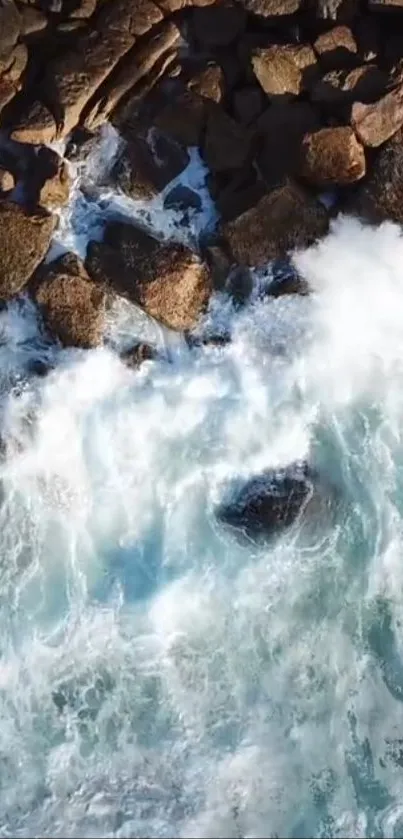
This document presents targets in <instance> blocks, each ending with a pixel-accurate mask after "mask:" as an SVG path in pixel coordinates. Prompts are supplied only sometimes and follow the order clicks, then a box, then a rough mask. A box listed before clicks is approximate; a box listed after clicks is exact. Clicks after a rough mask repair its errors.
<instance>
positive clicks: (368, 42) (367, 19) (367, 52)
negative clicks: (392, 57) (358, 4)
mask: <svg viewBox="0 0 403 839" xmlns="http://www.w3.org/2000/svg"><path fill="white" fill-rule="evenodd" d="M354 31H355V38H356V41H357V45H358V54H359V57H360V59H361V60H362V61H369V62H372V61H375V60H376V59H377V57H378V54H379V51H380V32H379V27H378V24H377V21H376V19H375V18H374V17H373V16H371V15H360V16H359V18H358V20H357V21H356V24H355V30H354Z"/></svg>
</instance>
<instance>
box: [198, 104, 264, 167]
mask: <svg viewBox="0 0 403 839" xmlns="http://www.w3.org/2000/svg"><path fill="white" fill-rule="evenodd" d="M251 139H252V137H251V133H250V131H248V130H247V129H246V128H245V127H244V126H242V125H240V124H239V123H238V122H236V121H235V120H234V119H232V118H231V117H230V116H228V114H227V113H226V112H225V111H224V110H222V109H221V108H219V107H217V108H211V109H210V110H209V114H208V118H207V126H206V133H205V136H204V142H203V146H202V155H203V158H204V160H205V161H206V163H207V166H208V167H209V169H210V170H211V171H212V172H223V171H226V170H228V169H240V168H241V167H242V166H244V164H245V163H246V162H247V160H248V158H249V157H250V153H251Z"/></svg>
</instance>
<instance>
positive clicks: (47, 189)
mask: <svg viewBox="0 0 403 839" xmlns="http://www.w3.org/2000/svg"><path fill="white" fill-rule="evenodd" d="M52 168H53V167H52ZM70 187H71V179H70V175H69V170H68V166H67V163H66V161H65V160H62V159H61V158H59V159H58V161H57V163H55V166H54V170H53V173H52V174H49V177H48V178H46V180H45V182H44V184H43V186H42V187H41V189H40V192H39V199H38V204H40V205H41V207H45V208H46V209H48V210H53V209H55V208H57V207H63V206H64V204H67V202H68V200H69V195H70Z"/></svg>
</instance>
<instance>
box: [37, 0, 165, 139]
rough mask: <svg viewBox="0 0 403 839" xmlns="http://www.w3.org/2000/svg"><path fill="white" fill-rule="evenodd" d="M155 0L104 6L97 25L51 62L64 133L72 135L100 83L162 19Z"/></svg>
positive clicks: (55, 107)
mask: <svg viewBox="0 0 403 839" xmlns="http://www.w3.org/2000/svg"><path fill="white" fill-rule="evenodd" d="M162 17H163V15H162V12H161V10H160V9H159V8H158V7H157V6H156V5H155V4H154V3H153V2H152V0H114V2H113V3H106V4H104V5H103V6H102V8H101V9H100V11H99V14H98V15H97V17H96V28H95V27H94V28H92V29H91V30H90V31H88V32H87V31H85V32H84V33H83V34H82V35H80V36H78V37H77V39H76V41H75V44H74V49H70V50H66V51H63V52H62V53H61V55H60V56H57V57H56V58H55V59H54V60H53V61H51V62H50V63H49V65H48V70H47V95H48V98H49V99H51V102H52V111H53V112H54V114H55V116H56V121H57V124H58V133H59V135H60V136H65V135H66V134H69V133H70V131H71V130H72V129H73V128H74V127H75V126H76V125H77V124H78V122H79V120H80V116H81V113H82V111H83V109H84V107H85V105H86V104H87V103H88V102H89V100H90V99H91V97H92V96H93V95H94V94H95V93H96V91H97V89H98V88H99V87H100V85H101V84H102V83H103V82H104V81H105V80H106V78H107V77H108V75H109V74H110V73H111V72H112V70H113V69H114V68H115V67H116V65H117V64H118V62H119V61H120V59H121V58H123V56H124V55H125V54H126V53H127V52H128V51H129V50H130V49H131V47H133V45H134V43H135V41H136V39H137V37H139V36H141V35H144V34H145V33H146V32H148V30H149V29H151V27H152V26H154V24H156V23H159V22H160V21H161V20H162Z"/></svg>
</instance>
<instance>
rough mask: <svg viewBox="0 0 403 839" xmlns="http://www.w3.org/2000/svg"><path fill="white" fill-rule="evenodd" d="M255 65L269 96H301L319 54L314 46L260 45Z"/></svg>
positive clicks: (310, 79) (314, 69)
mask: <svg viewBox="0 0 403 839" xmlns="http://www.w3.org/2000/svg"><path fill="white" fill-rule="evenodd" d="M252 67H253V72H254V74H255V76H256V78H257V80H258V82H259V83H260V85H261V87H262V88H263V90H264V92H265V93H267V95H268V96H272V97H278V96H285V95H287V96H298V95H299V94H300V93H301V92H302V91H303V90H304V89H305V88H306V87H307V86H309V84H310V82H311V81H312V77H313V74H315V71H316V56H315V53H314V52H313V50H312V48H311V47H310V46H294V45H289V44H287V45H285V46H282V45H275V46H273V47H267V48H260V47H258V48H256V49H255V50H254V51H253V53H252Z"/></svg>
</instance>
